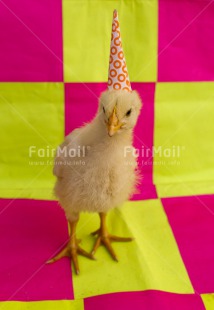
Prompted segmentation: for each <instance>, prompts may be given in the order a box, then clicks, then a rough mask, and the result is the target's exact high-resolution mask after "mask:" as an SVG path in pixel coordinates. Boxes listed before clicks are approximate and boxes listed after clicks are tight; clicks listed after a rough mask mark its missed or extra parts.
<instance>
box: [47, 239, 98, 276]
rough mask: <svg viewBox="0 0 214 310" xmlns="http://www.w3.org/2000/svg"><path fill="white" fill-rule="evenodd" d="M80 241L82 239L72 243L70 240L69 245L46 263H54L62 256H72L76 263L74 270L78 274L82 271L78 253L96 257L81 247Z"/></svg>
mask: <svg viewBox="0 0 214 310" xmlns="http://www.w3.org/2000/svg"><path fill="white" fill-rule="evenodd" d="M79 243H80V240H75V243H74V244H71V242H70V241H69V242H68V243H67V245H66V246H65V247H64V248H63V249H62V250H61V251H60V252H59V253H58V254H57V255H56V256H55V257H53V258H51V259H50V260H48V261H47V262H46V264H51V263H54V262H56V261H58V260H59V259H61V258H62V257H66V256H67V257H71V260H72V262H73V265H74V270H75V272H76V274H77V275H78V274H79V273H80V269H79V264H78V254H79V255H82V256H85V257H87V258H90V259H95V258H94V256H93V254H90V253H87V252H86V251H85V250H83V249H82V248H81V247H79V245H78V244H79Z"/></svg>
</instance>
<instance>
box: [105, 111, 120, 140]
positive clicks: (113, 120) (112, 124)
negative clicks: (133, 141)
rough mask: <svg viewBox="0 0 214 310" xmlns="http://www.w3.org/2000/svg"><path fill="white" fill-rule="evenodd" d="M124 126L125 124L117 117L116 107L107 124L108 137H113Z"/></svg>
mask: <svg viewBox="0 0 214 310" xmlns="http://www.w3.org/2000/svg"><path fill="white" fill-rule="evenodd" d="M122 125H123V124H121V123H120V122H119V119H118V117H117V114H116V106H115V107H114V110H113V112H112V114H111V116H110V117H109V119H108V122H107V129H108V135H109V136H110V137H112V136H113V135H114V134H115V133H116V132H117V131H118V130H119V129H120V128H121V126H122Z"/></svg>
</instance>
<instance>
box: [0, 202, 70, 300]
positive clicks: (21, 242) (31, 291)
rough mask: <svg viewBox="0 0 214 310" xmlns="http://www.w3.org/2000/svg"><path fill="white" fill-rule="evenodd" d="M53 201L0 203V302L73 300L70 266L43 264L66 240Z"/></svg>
mask: <svg viewBox="0 0 214 310" xmlns="http://www.w3.org/2000/svg"><path fill="white" fill-rule="evenodd" d="M67 227H68V226H67V221H66V219H65V215H64V212H63V210H62V209H61V208H60V206H59V205H58V204H57V202H54V201H41V200H30V199H16V200H10V199H1V200H0V235H1V238H0V248H1V255H0V265H1V271H0V301H7V300H9V301H10V300H11V301H12V300H19V301H38V300H58V299H73V297H74V296H73V288H72V275H71V263H70V259H69V258H67V257H66V258H62V259H61V260H59V261H58V262H56V263H54V264H45V263H46V261H47V260H48V259H50V258H51V257H52V256H54V255H55V254H56V252H57V251H59V250H60V249H61V247H62V246H63V244H65V243H66V241H67V240H68V229H67Z"/></svg>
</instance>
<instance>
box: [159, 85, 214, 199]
mask: <svg viewBox="0 0 214 310" xmlns="http://www.w3.org/2000/svg"><path fill="white" fill-rule="evenodd" d="M213 98H214V83H212V82H206V83H205V82H204V83H201V82H200V83H158V84H157V88H156V98H155V135H154V137H155V139H154V145H155V148H156V150H157V149H158V148H159V147H160V148H161V149H162V150H166V149H169V150H172V149H173V147H177V146H178V147H180V155H179V156H175V157H172V156H170V157H166V156H161V154H160V153H159V154H158V153H157V152H156V154H155V157H154V182H155V184H156V185H157V191H158V195H159V197H167V196H183V195H194V194H206V193H207V194H209V193H213V191H214V182H213V176H214V169H213V167H214V157H213V151H214V145H213V132H214V122H213V115H214V105H213ZM199 159H201V160H199Z"/></svg>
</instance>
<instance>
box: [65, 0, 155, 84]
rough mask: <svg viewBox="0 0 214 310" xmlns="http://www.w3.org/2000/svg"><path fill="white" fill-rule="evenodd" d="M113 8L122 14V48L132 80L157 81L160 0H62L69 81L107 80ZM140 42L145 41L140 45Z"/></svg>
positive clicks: (67, 80)
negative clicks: (158, 0) (133, 0)
mask: <svg viewBox="0 0 214 310" xmlns="http://www.w3.org/2000/svg"><path fill="white" fill-rule="evenodd" d="M114 9H117V10H118V14H119V19H120V25H121V36H122V39H123V50H124V53H125V57H126V64H127V67H128V70H129V77H130V80H131V81H140V82H143V81H156V79H157V78H156V76H157V42H158V39H157V28H158V22H157V19H158V18H157V16H158V3H157V0H149V1H135V2H134V5H133V2H132V1H119V0H116V1H113V0H102V1H100V0H89V1H80V0H63V42H64V43H63V44H64V49H63V51H64V79H65V81H66V82H82V81H84V82H107V81H108V64H109V51H110V42H111V21H112V12H113V10H114ZM136 19H137V21H138V22H137V23H136ZM130 25H131V27H130ZM145 29H146V31H145ZM140 42H144V43H145V42H146V44H143V43H142V44H139V43H140ZM139 60H140V63H139Z"/></svg>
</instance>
